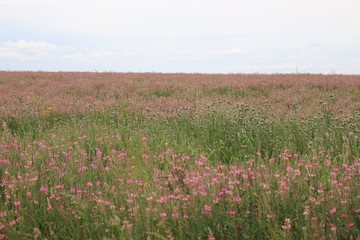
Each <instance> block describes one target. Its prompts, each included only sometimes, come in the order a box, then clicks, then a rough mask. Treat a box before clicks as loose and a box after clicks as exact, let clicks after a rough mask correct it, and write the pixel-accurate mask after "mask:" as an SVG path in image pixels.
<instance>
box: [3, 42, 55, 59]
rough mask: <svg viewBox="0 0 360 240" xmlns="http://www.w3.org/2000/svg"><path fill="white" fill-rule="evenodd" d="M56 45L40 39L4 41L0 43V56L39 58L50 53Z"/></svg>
mask: <svg viewBox="0 0 360 240" xmlns="http://www.w3.org/2000/svg"><path fill="white" fill-rule="evenodd" d="M57 49H58V47H57V46H56V45H54V44H49V43H46V42H42V41H26V40H20V41H17V42H12V41H6V42H4V43H2V44H1V45H0V58H15V59H20V60H39V59H43V58H46V57H48V56H50V55H51V53H52V52H54V51H56V50H57Z"/></svg>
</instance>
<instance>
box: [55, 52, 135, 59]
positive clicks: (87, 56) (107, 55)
mask: <svg viewBox="0 0 360 240" xmlns="http://www.w3.org/2000/svg"><path fill="white" fill-rule="evenodd" d="M132 56H135V54H134V53H133V52H114V51H104V50H101V51H93V52H91V53H89V54H84V53H74V54H69V55H64V56H61V58H63V59H68V60H71V61H81V62H87V61H95V60H97V59H101V58H116V57H132Z"/></svg>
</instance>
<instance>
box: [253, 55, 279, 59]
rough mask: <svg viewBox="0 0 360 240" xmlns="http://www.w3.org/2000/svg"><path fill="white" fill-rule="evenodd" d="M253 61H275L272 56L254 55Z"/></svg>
mask: <svg viewBox="0 0 360 240" xmlns="http://www.w3.org/2000/svg"><path fill="white" fill-rule="evenodd" d="M252 59H254V60H272V59H275V57H274V56H264V55H255V56H253V57H252Z"/></svg>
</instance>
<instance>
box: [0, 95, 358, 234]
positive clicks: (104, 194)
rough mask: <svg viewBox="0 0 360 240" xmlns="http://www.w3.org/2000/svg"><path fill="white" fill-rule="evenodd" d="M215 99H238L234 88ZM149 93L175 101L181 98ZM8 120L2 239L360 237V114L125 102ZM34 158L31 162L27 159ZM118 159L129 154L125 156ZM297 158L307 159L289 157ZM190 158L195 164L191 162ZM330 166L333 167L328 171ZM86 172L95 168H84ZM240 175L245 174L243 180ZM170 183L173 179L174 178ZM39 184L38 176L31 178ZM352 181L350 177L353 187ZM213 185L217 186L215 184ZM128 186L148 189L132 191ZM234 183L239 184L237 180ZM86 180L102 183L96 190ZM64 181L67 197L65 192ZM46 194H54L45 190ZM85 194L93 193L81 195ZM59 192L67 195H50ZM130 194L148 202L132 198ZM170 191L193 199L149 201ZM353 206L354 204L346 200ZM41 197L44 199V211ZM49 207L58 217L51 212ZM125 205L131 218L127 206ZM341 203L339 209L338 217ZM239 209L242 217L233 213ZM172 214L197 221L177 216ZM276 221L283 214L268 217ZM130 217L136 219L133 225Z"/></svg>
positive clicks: (1, 131)
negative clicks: (173, 110)
mask: <svg viewBox="0 0 360 240" xmlns="http://www.w3.org/2000/svg"><path fill="white" fill-rule="evenodd" d="M216 91H218V93H219V94H221V92H222V91H225V92H226V94H228V92H227V91H228V90H224V89H222V90H221V89H220V90H216ZM252 91H257V90H255V89H254V90H252ZM150 94H151V95H154V96H161V97H166V96H168V95H167V94H171V93H167V92H166V91H165V92H156V93H150ZM261 94H262V93H261ZM169 96H170V95H169ZM1 119H2V121H4V122H5V123H6V125H7V127H6V128H1V129H0V136H1V142H2V144H4V145H9V146H10V147H9V148H6V149H5V150H6V151H3V152H2V154H1V155H0V156H1V157H2V159H8V160H9V161H10V164H5V165H4V166H5V167H4V168H2V170H1V171H0V173H1V177H2V181H3V183H5V182H6V183H5V184H4V185H2V187H1V189H0V191H1V209H2V211H6V212H7V213H8V214H7V216H6V217H3V218H2V219H1V222H0V225H2V224H3V225H4V226H6V231H5V232H4V233H5V234H6V236H7V237H8V238H9V239H16V238H17V237H18V234H19V233H18V232H19V231H20V232H22V233H23V234H25V235H24V236H25V238H33V237H34V231H37V230H38V231H39V232H40V235H41V238H48V239H86V238H89V239H90V238H91V239H130V238H133V239H146V238H147V237H152V239H161V238H170V236H172V237H174V239H196V238H198V237H200V238H201V239H207V238H208V236H210V235H211V234H212V235H213V236H215V237H216V239H305V238H307V239H309V238H310V239H312V236H313V235H314V234H315V233H318V234H319V235H320V236H322V237H325V238H334V239H335V238H338V239H347V238H349V237H350V236H357V235H358V234H360V231H359V227H360V226H359V223H358V221H357V222H356V219H357V218H358V215H351V211H353V210H354V209H359V202H358V201H357V200H356V199H355V198H356V192H357V193H358V190H356V186H355V185H356V184H357V182H358V180H359V177H358V176H356V175H355V174H354V173H355V172H351V171H350V172H349V171H347V170H346V169H344V168H343V167H342V164H347V165H348V166H350V167H349V168H350V169H355V167H356V165H355V163H356V162H358V159H359V153H360V144H359V140H358V139H356V138H354V136H359V134H360V113H359V112H354V114H353V116H351V117H347V118H342V117H338V116H335V115H333V114H331V113H330V112H329V111H326V108H324V110H323V111H322V112H318V113H317V114H314V115H309V116H304V117H299V116H295V115H289V116H286V117H285V118H284V117H278V116H276V115H274V114H272V113H269V112H267V111H266V109H265V108H260V107H254V106H250V105H243V104H239V105H235V106H232V105H229V104H228V103H226V102H217V103H213V104H211V105H204V106H202V107H200V108H199V107H198V108H196V109H195V108H184V109H182V110H180V111H178V112H177V114H176V115H173V116H171V117H167V118H165V117H159V116H157V115H152V114H150V113H148V114H146V115H141V114H137V113H131V111H128V109H127V106H121V107H117V108H112V109H108V110H104V111H92V112H87V113H74V114H57V113H53V112H51V111H49V113H47V114H42V115H41V114H40V115H39V114H31V113H29V114H28V115H27V116H26V117H25V118H17V117H11V116H7V115H2V116H1ZM349 133H350V134H349ZM82 136H86V138H82ZM143 137H147V140H146V141H144V140H143V139H142V138H143ZM39 142H43V144H39ZM29 145H30V146H32V147H31V148H29V147H28V146H29ZM43 145H45V146H52V147H53V148H47V147H46V148H44V147H42V146H43ZM168 149H171V151H169V150H168ZM3 150H4V149H3ZM167 151H169V152H167ZM24 152H25V153H26V154H27V155H25V156H21V153H24ZM114 152H116V154H115V153H114ZM119 153H127V154H128V155H127V157H125V158H118V157H117V154H119ZM99 154H100V155H99ZM143 154H146V155H148V156H149V159H146V158H144V157H143ZM178 154H179V155H178ZM287 154H291V155H294V154H298V155H299V156H298V157H290V158H289V159H287V157H286V155H287ZM154 155H155V156H156V158H153V156H154ZM185 156H189V160H184V159H185ZM202 156H205V157H206V159H207V160H204V159H203V157H202ZM314 157H316V163H317V164H319V167H317V168H316V169H313V168H310V167H309V168H308V167H304V166H299V165H298V164H299V163H300V161H301V159H303V161H304V162H305V164H314V163H315V162H314V161H315V160H314ZM201 159H203V160H201ZM270 159H274V160H273V162H270V161H269V160H270ZM327 160H331V162H332V164H331V165H330V166H329V165H326V161H327ZM29 161H31V162H32V163H31V165H29ZM199 162H200V163H201V164H200V163H199ZM64 164H65V165H64ZM23 166H29V167H27V168H25V167H23ZM174 166H175V167H174ZM81 167H85V168H86V170H84V171H83V172H82V171H80V172H79V169H80V168H81ZM106 167H109V170H106ZM234 167H239V168H241V169H242V172H241V173H240V174H239V175H236V174H234V173H233V172H232V170H231V169H232V168H234ZM289 167H291V169H296V170H297V169H299V171H300V173H299V176H298V177H297V176H295V175H294V174H295V173H292V172H288V171H292V170H288V168H289ZM335 167H336V168H338V169H340V170H339V171H340V172H339V173H338V175H337V177H333V176H332V175H331V172H332V171H333V170H332V169H333V168H335ZM352 171H353V170H352ZM252 173H254V174H255V175H254V176H257V175H256V174H259V175H258V176H257V177H255V178H254V179H253V180H251V177H249V178H250V179H247V178H246V177H245V176H244V174H245V175H246V176H251V174H252ZM196 174H198V175H200V176H201V177H202V179H203V180H199V181H200V182H198V183H196V184H194V185H191V184H187V183H185V182H184V179H186V178H189V179H190V178H191V177H195V176H196ZM277 174H279V176H280V177H279V178H277V177H276V175H277ZM311 174H315V176H312V175H311ZM169 175H171V176H173V177H172V178H167V177H166V176H169ZM18 176H22V177H23V178H25V179H27V180H28V181H27V182H22V181H17V182H15V183H14V184H15V188H10V187H9V182H8V181H12V180H15V179H18ZM34 177H37V178H38V179H37V180H35V181H29V179H31V178H34ZM346 177H350V179H349V180H343V179H345V178H346ZM214 178H218V179H219V183H216V182H213V181H214V180H213V179H214ZM117 179H124V181H125V183H123V182H121V181H120V180H117ZM194 179H196V178H194ZM305 179H308V180H305ZM335 179H337V180H338V181H343V184H344V185H345V186H344V188H341V187H334V186H332V184H331V182H330V180H335ZM126 180H131V181H134V182H135V181H136V182H137V183H144V185H141V184H134V183H131V184H129V185H128V184H127V183H126ZM236 180H238V181H239V185H234V183H231V182H235V181H236ZM196 181H198V180H196ZM88 182H91V183H92V184H94V185H95V183H96V182H100V184H99V186H94V187H93V188H91V189H90V188H88V187H86V184H87V183H88ZM281 182H286V184H288V185H289V186H291V188H290V190H284V191H285V192H284V193H281V192H280V193H277V191H282V190H281ZM263 184H267V186H266V187H264V185H263ZM58 185H63V186H64V189H57V188H56V186H58ZM41 186H46V187H47V188H48V189H49V192H48V193H42V192H40V191H39V188H40V187H41ZM229 186H232V188H228V187H229ZM112 187H115V190H112ZM199 187H200V188H204V190H203V192H205V193H206V195H205V194H204V196H202V195H195V194H199V193H198V191H200V192H201V191H202V190H198V188H199ZM310 187H313V188H314V190H311V188H310ZM345 187H349V188H351V189H352V191H353V192H352V193H351V194H348V193H346V195H345V196H344V197H339V196H338V195H336V197H338V198H339V199H328V201H323V202H321V203H319V204H313V203H312V202H310V201H309V196H311V197H315V198H316V199H317V200H319V201H320V199H321V198H322V197H323V196H325V194H324V195H322V194H321V193H318V192H317V189H320V188H323V189H324V191H325V193H326V194H328V195H331V194H334V193H333V192H331V191H335V190H336V189H337V188H339V189H341V191H346V190H344V189H345ZM72 189H75V190H72ZM76 189H82V190H85V191H88V192H87V193H77V194H76V193H73V192H72V191H76ZM222 189H227V190H229V191H231V192H232V194H233V195H229V196H227V195H225V197H219V199H220V200H219V203H216V204H215V203H214V201H215V200H216V198H217V197H218V196H219V195H218V194H220V193H221V191H222ZM26 192H31V193H32V197H31V198H29V197H27V196H26ZM97 192H100V193H101V194H97ZM52 194H54V196H55V197H59V198H60V199H59V200H55V199H50V198H51V195H52ZM130 194H134V195H138V196H136V197H133V198H132V197H130ZM344 194H345V193H344ZM5 195H8V196H10V198H9V199H8V198H6V196H5ZM170 195H171V196H181V197H182V198H184V197H186V196H188V197H189V199H190V200H189V201H188V202H184V203H183V202H181V201H180V200H168V202H167V203H166V204H161V203H159V202H156V201H155V200H154V201H153V202H149V201H148V200H146V198H149V197H151V196H154V198H156V200H159V199H160V197H161V196H170ZM234 196H241V199H242V200H241V202H239V203H236V202H234V201H232V198H233V197H234ZM343 198H345V199H346V200H347V203H341V199H343ZM129 199H130V200H131V199H133V201H134V203H129V202H128V200H129ZM34 200H37V201H39V202H40V203H39V204H38V205H35V204H33V201H34ZM97 200H105V201H106V203H97V202H96V201H97ZM16 201H21V204H22V205H21V208H20V210H19V211H15V210H16V207H14V203H15V202H16ZM49 204H51V206H52V207H53V208H54V210H53V211H48V210H47V207H48V206H49ZM205 205H210V206H211V207H212V211H211V214H204V213H203V212H202V210H203V209H204V207H205ZM111 206H115V208H114V209H112V208H110V207H111ZM183 206H185V207H186V208H183ZM304 206H310V207H311V212H312V214H313V216H316V217H317V218H318V220H316V221H311V220H310V217H307V216H305V215H304V214H303V212H304ZM122 207H124V209H125V210H119V209H120V208H122ZM334 207H335V208H337V209H338V210H337V211H338V213H336V214H335V215H334V216H333V215H329V213H328V212H329V210H331V209H332V208H334ZM130 210H131V212H129V211H130ZM73 211H75V213H73ZM230 211H235V212H236V213H237V215H236V216H232V215H230V214H229V212H230ZM174 212H175V213H176V214H179V215H180V216H183V215H187V216H188V219H184V218H182V217H171V216H172V214H173V213H174ZM162 213H166V214H167V219H166V220H165V219H162V218H161V217H160V214H162ZM132 214H133V215H134V216H132ZM272 214H274V215H276V218H274V219H272V218H270V219H269V217H268V216H269V215H272ZM341 214H347V215H348V219H342V218H341V217H340V216H341ZM19 216H20V217H21V219H22V220H21V221H19V223H17V224H16V225H15V227H11V226H10V223H11V221H13V220H14V219H17V218H18V217H19ZM335 216H336V217H335ZM285 218H289V219H291V223H292V224H291V226H292V228H291V230H284V229H283V228H282V226H284V219H285ZM124 221H129V222H130V223H131V224H132V226H131V228H128V227H126V224H125V223H124ZM351 222H352V223H354V224H355V227H352V228H351V229H350V228H348V227H347V225H348V224H349V223H351ZM64 223H66V224H64ZM316 224H317V225H316ZM321 224H325V226H324V227H321V226H322V225H321ZM331 224H335V225H336V227H337V231H336V232H334V231H331V230H330V228H331V226H332V225H331ZM304 227H305V228H306V229H305V230H304ZM36 229H37V230H36ZM319 229H320V230H319ZM346 231H348V232H346Z"/></svg>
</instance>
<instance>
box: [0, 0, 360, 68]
mask: <svg viewBox="0 0 360 240" xmlns="http://www.w3.org/2000/svg"><path fill="white" fill-rule="evenodd" d="M0 70H5V71H55V72H56V71H98V72H164V73H167V72H184V73H323V74H332V73H336V74H360V1H359V0H341V1H340V0H301V1H300V0H151V1H149V0H86V1H85V0H0Z"/></svg>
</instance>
